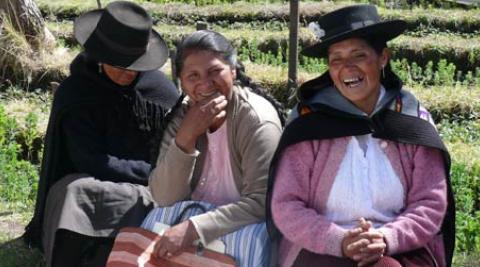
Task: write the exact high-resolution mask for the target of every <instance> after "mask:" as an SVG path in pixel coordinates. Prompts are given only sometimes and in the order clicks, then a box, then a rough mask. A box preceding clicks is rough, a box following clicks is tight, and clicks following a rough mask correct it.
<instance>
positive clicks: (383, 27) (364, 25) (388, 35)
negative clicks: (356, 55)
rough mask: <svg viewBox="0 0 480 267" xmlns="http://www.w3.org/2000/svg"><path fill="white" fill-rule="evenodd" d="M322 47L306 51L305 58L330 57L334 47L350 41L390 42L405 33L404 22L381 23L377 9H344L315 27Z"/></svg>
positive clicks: (322, 20) (369, 7)
mask: <svg viewBox="0 0 480 267" xmlns="http://www.w3.org/2000/svg"><path fill="white" fill-rule="evenodd" d="M313 28H314V32H315V34H316V37H317V40H318V43H316V44H314V45H312V46H309V47H306V48H305V49H303V50H302V52H301V53H302V54H303V55H305V56H308V57H319V58H321V57H326V56H327V55H328V47H330V45H332V44H334V43H337V42H339V41H343V40H345V39H348V38H355V37H356V38H369V39H374V40H381V41H385V42H386V41H389V40H391V39H393V38H395V37H397V36H398V35H400V34H401V33H403V32H404V31H405V29H406V28H407V23H406V22H405V21H403V20H388V21H381V20H380V16H379V15H378V12H377V8H376V7H375V6H373V5H354V6H348V7H344V8H341V9H338V10H335V11H332V12H330V13H327V14H325V15H324V16H322V17H320V18H319V20H318V23H317V26H314V27H313Z"/></svg>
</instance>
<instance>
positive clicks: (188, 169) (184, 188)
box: [149, 140, 199, 206]
mask: <svg viewBox="0 0 480 267" xmlns="http://www.w3.org/2000/svg"><path fill="white" fill-rule="evenodd" d="M198 154H199V152H198V151H195V152H194V153H192V154H187V153H185V152H183V151H182V150H181V149H180V148H179V147H178V146H177V145H176V144H175V142H174V141H173V140H172V142H171V144H170V146H169V147H168V148H167V151H166V152H165V154H163V155H162V157H161V158H160V159H159V161H158V162H157V166H156V167H155V168H154V169H153V170H152V172H151V173H150V178H149V187H150V191H151V192H152V196H153V198H154V200H155V201H156V202H157V204H158V205H160V206H170V205H172V204H173V203H175V202H177V201H179V200H183V199H186V198H187V197H188V196H189V195H190V192H191V189H190V182H191V178H192V176H193V170H194V167H195V163H196V159H197V156H198Z"/></svg>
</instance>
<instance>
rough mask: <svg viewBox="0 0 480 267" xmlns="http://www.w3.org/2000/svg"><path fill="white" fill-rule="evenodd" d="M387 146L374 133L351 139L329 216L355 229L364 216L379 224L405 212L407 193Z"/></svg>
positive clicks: (341, 165) (330, 203)
mask: <svg viewBox="0 0 480 267" xmlns="http://www.w3.org/2000/svg"><path fill="white" fill-rule="evenodd" d="M382 89H383V87H382ZM384 90H385V89H383V90H382V91H381V92H382V93H384ZM383 95H384V94H381V95H380V97H379V99H381V98H382V97H383ZM387 145H388V143H387V142H386V141H384V140H381V139H376V138H373V137H372V135H371V134H367V135H360V136H355V137H354V138H352V139H351V140H350V142H349V144H348V145H347V150H346V153H345V156H344V158H343V160H342V162H341V164H340V168H339V171H338V173H337V176H336V177H335V181H334V182H333V185H332V189H331V191H330V195H329V197H328V201H327V206H326V212H325V216H326V217H327V218H328V219H329V220H331V221H333V222H335V223H336V224H338V225H340V226H343V227H345V228H353V227H355V226H356V225H357V224H358V220H359V219H360V218H361V217H363V218H365V219H367V220H370V221H372V222H373V224H374V227H379V226H380V225H383V224H385V223H387V222H390V221H392V220H393V219H394V218H395V217H397V215H398V214H399V213H400V212H401V211H402V209H403V208H404V203H405V192H404V188H403V185H402V183H401V181H400V178H399V177H398V175H397V174H396V173H395V170H394V169H393V167H392V165H391V163H390V160H389V159H388V157H387V155H386V154H385V151H384V149H385V148H386V147H387Z"/></svg>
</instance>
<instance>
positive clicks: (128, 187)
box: [42, 174, 153, 262]
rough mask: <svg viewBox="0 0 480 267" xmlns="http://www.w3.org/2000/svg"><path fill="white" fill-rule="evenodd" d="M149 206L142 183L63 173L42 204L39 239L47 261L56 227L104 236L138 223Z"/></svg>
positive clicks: (149, 199)
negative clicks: (43, 204) (40, 236)
mask: <svg viewBox="0 0 480 267" xmlns="http://www.w3.org/2000/svg"><path fill="white" fill-rule="evenodd" d="M152 207H153V200H152V198H151V196H150V192H149V190H148V188H147V187H145V186H141V185H134V184H127V183H113V182H103V181H100V180H97V179H95V178H93V177H88V175H85V174H71V175H67V176H65V177H64V178H62V179H61V180H59V181H58V182H57V183H55V184H54V185H53V186H52V187H51V189H50V191H49V193H48V196H47V201H46V204H45V216H44V223H43V234H42V242H43V247H44V250H45V256H46V258H47V262H49V260H50V258H51V253H52V251H53V244H54V242H55V233H56V231H57V230H58V229H66V230H70V231H73V232H76V233H79V234H82V235H85V236H100V237H107V236H111V235H113V234H114V233H115V232H116V231H117V230H119V229H120V228H121V227H126V226H139V225H140V223H141V222H142V220H143V218H144V217H145V216H146V214H147V213H148V212H149V211H150V210H151V208H152Z"/></svg>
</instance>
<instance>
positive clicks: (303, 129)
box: [267, 5, 454, 266]
mask: <svg viewBox="0 0 480 267" xmlns="http://www.w3.org/2000/svg"><path fill="white" fill-rule="evenodd" d="M310 27H311V28H312V29H313V30H314V31H315V33H316V35H317V37H318V39H319V42H318V43H317V44H315V45H313V46H311V47H308V48H306V49H305V50H304V51H302V53H303V54H305V55H307V56H312V57H325V58H326V59H327V61H328V66H329V70H328V72H327V73H325V74H323V75H322V76H320V77H318V78H316V79H314V80H311V81H308V82H306V83H305V84H303V85H302V87H301V88H300V90H299V99H300V103H299V104H298V106H297V109H296V112H298V114H299V115H298V116H296V117H295V116H294V117H295V118H293V119H292V120H291V123H290V124H289V125H288V126H287V128H286V129H285V132H284V134H283V136H282V139H281V141H280V145H279V148H278V150H277V153H276V156H275V157H274V161H273V165H272V170H271V179H270V182H271V184H270V193H271V194H269V197H270V201H271V202H270V204H271V206H270V210H268V211H267V212H271V215H272V218H273V223H274V226H275V227H276V229H278V230H279V232H280V233H281V235H282V237H281V239H280V246H279V261H280V264H281V265H282V266H372V265H373V266H449V265H450V264H451V257H452V253H453V246H454V244H453V242H454V205H453V197H452V193H451V188H450V183H449V179H448V173H449V168H450V160H449V156H448V152H447V151H446V149H445V146H444V145H443V143H442V141H441V139H440V137H439V135H438V133H437V132H436V129H435V126H434V125H433V123H432V120H431V117H430V114H429V113H428V112H427V111H426V110H425V109H424V108H422V107H421V105H420V104H419V102H418V101H417V100H416V98H415V97H414V96H413V95H411V94H410V93H408V92H407V91H405V90H404V89H403V88H402V83H401V81H400V80H399V79H398V77H397V76H396V75H395V74H394V73H393V72H392V71H391V68H390V66H389V52H388V50H387V47H386V42H387V41H388V40H390V39H392V38H394V37H396V36H398V35H399V34H401V33H402V32H403V31H404V30H405V28H406V23H405V22H404V21H399V20H396V21H383V22H382V21H380V19H379V16H378V13H377V10H376V8H375V7H374V6H371V5H359V6H351V7H346V8H342V9H339V10H337V11H334V12H331V13H329V14H326V15H325V16H323V17H321V18H320V20H319V23H318V24H312V25H311V26H310ZM273 181H274V182H273Z"/></svg>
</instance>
